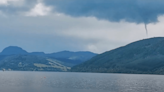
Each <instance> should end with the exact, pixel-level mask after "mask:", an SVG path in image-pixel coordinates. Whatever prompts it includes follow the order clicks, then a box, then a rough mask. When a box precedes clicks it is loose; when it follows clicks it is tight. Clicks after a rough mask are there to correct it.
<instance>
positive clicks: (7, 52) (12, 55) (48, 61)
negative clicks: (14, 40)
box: [0, 46, 96, 71]
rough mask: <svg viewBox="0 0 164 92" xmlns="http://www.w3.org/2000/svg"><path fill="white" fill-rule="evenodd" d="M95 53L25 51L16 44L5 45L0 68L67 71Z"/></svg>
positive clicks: (1, 54) (0, 54) (0, 57)
mask: <svg viewBox="0 0 164 92" xmlns="http://www.w3.org/2000/svg"><path fill="white" fill-rule="evenodd" d="M95 55H96V54H94V53H92V52H71V51H61V52H56V53H52V54H45V53H44V52H31V53H29V52H27V51H26V50H23V49H22V48H20V47H17V46H9V47H6V48H5V49H4V50H3V51H2V52H1V53H0V69H6V70H19V71H68V70H70V69H71V67H72V66H74V65H77V64H80V63H82V62H84V61H86V60H89V59H90V58H91V57H93V56H95Z"/></svg>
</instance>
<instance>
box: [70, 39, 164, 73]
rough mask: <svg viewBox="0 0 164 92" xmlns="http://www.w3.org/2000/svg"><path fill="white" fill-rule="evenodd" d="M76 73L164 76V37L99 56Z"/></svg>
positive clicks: (85, 63) (83, 64)
mask: <svg viewBox="0 0 164 92" xmlns="http://www.w3.org/2000/svg"><path fill="white" fill-rule="evenodd" d="M71 71H74V72H103V73H145V74H164V37H156V38H150V39H144V40H140V41H136V42H133V43H130V44H128V45H126V46H123V47H120V48H117V49H114V50H111V51H107V52H105V53H102V54H100V55H97V56H95V57H93V58H91V59H90V60H88V61H87V62H84V63H82V64H80V65H77V66H74V67H72V69H71Z"/></svg>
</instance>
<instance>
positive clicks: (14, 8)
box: [0, 0, 37, 15]
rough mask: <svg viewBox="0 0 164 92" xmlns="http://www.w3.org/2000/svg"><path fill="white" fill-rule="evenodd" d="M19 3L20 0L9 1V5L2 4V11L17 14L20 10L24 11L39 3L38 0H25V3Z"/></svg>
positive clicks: (0, 8) (0, 7)
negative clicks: (15, 0)
mask: <svg viewBox="0 0 164 92" xmlns="http://www.w3.org/2000/svg"><path fill="white" fill-rule="evenodd" d="M16 3H19V1H17V2H14V3H9V4H8V5H0V11H1V12H3V13H5V14H9V15H10V14H17V13H18V12H24V11H28V10H30V9H31V8H32V7H34V6H35V5H36V3H37V0H24V3H21V4H23V5H20V4H18V5H17V4H16Z"/></svg>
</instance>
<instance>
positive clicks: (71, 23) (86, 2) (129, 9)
mask: <svg viewBox="0 0 164 92" xmlns="http://www.w3.org/2000/svg"><path fill="white" fill-rule="evenodd" d="M163 24H164V1H163V0H0V52H1V51H2V50H3V49H4V48H5V47H8V46H19V47H21V48H23V49H25V50H26V51H28V52H45V53H53V52H58V51H63V50H68V51H91V52H94V53H103V52H105V51H109V50H112V49H115V48H118V47H120V46H124V45H127V44H129V43H131V42H134V41H137V40H142V39H147V38H151V37H163V36H164V26H163ZM145 25H146V27H147V30H148V34H146V30H145Z"/></svg>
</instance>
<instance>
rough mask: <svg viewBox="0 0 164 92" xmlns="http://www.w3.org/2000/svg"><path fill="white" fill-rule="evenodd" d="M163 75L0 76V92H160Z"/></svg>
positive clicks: (27, 74) (4, 74) (42, 73)
mask: <svg viewBox="0 0 164 92" xmlns="http://www.w3.org/2000/svg"><path fill="white" fill-rule="evenodd" d="M163 86H164V76H163V75H137V74H134V75H132V74H100V73H65V72H63V73H58V72H13V71H5V72H0V92H164V87H163Z"/></svg>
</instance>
